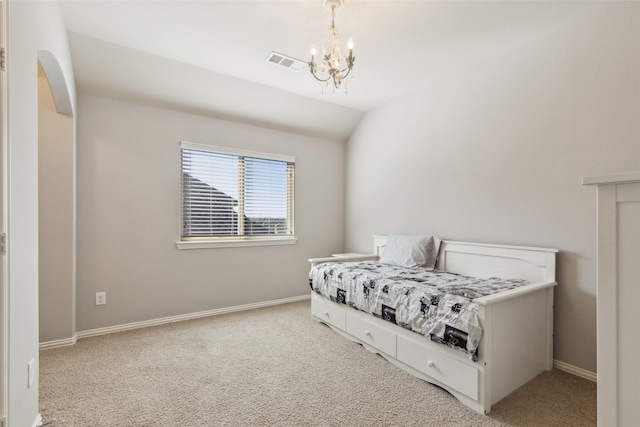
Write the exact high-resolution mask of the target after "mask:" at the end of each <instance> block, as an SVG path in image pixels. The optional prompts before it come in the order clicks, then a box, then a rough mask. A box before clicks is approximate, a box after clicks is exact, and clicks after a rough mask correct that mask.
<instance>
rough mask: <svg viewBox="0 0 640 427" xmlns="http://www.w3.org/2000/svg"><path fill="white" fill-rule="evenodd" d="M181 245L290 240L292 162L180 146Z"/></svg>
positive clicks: (281, 158)
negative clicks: (227, 240)
mask: <svg viewBox="0 0 640 427" xmlns="http://www.w3.org/2000/svg"><path fill="white" fill-rule="evenodd" d="M181 152H182V185H181V188H182V191H181V196H182V197H181V206H182V209H181V214H182V215H181V217H182V232H181V240H214V239H224V238H245V239H251V238H268V237H271V236H279V237H282V236H293V234H294V193H295V191H294V190H295V188H294V182H295V176H294V170H295V163H294V161H293V159H292V158H290V159H288V158H284V157H283V156H272V157H274V158H266V157H267V156H270V155H265V154H263V153H251V152H245V151H240V150H233V149H228V148H220V147H210V146H199V145H197V144H193V143H182V144H181Z"/></svg>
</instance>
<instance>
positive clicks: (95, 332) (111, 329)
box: [77, 294, 311, 339]
mask: <svg viewBox="0 0 640 427" xmlns="http://www.w3.org/2000/svg"><path fill="white" fill-rule="evenodd" d="M309 298H311V295H310V294H308V295H302V296H299V297H291V298H283V299H278V300H271V301H264V302H258V303H253V304H244V305H237V306H234V307H226V308H217V309H214V310H207V311H200V312H197V313H190V314H181V315H178V316H170V317H163V318H160V319H153V320H145V321H142V322H135V323H127V324H125V325H117V326H109V327H106V328H98V329H90V330H87V331H80V332H78V333H77V337H78V339H79V338H87V337H95V336H98V335H105V334H112V333H114V332H122V331H128V330H131V329H139V328H147V327H149V326H157V325H163V324H165V323H174V322H182V321H184V320H192V319H199V318H202V317H210V316H217V315H220V314H227V313H234V312H238V311H246V310H253V309H256V308H263V307H270V306H273V305H280V304H288V303H292V302H298V301H304V300H307V299H309Z"/></svg>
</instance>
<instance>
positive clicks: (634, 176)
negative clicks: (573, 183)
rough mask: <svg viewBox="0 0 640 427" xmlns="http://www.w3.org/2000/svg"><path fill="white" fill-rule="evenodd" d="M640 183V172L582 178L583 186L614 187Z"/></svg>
mask: <svg viewBox="0 0 640 427" xmlns="http://www.w3.org/2000/svg"><path fill="white" fill-rule="evenodd" d="M633 182H640V172H627V173H620V174H616V175H604V176H591V177H586V178H582V185H613V184H630V183H633Z"/></svg>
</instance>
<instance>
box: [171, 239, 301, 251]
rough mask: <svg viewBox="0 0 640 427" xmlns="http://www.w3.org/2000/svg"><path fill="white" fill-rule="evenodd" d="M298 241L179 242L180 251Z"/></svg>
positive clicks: (290, 243)
mask: <svg viewBox="0 0 640 427" xmlns="http://www.w3.org/2000/svg"><path fill="white" fill-rule="evenodd" d="M297 241H298V239H297V238H296V237H282V238H273V239H224V240H201V241H196V240H191V241H178V242H176V246H177V247H178V249H213V248H239V247H247V246H279V245H293V244H295V243H296V242H297Z"/></svg>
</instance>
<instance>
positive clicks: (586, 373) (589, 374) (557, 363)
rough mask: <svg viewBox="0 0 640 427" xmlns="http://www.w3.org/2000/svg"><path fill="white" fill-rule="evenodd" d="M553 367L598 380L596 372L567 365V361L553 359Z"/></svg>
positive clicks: (594, 380)
mask: <svg viewBox="0 0 640 427" xmlns="http://www.w3.org/2000/svg"><path fill="white" fill-rule="evenodd" d="M553 367H554V368H557V369H560V370H561V371H565V372H568V373H570V374H573V375H577V376H579V377H582V378H585V379H587V380H589V381H593V382H594V383H595V382H598V374H596V373H595V372H591V371H587V370H586V369H582V368H578V367H577V366H573V365H569V364H568V363H565V362H561V361H559V360H556V359H553Z"/></svg>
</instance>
